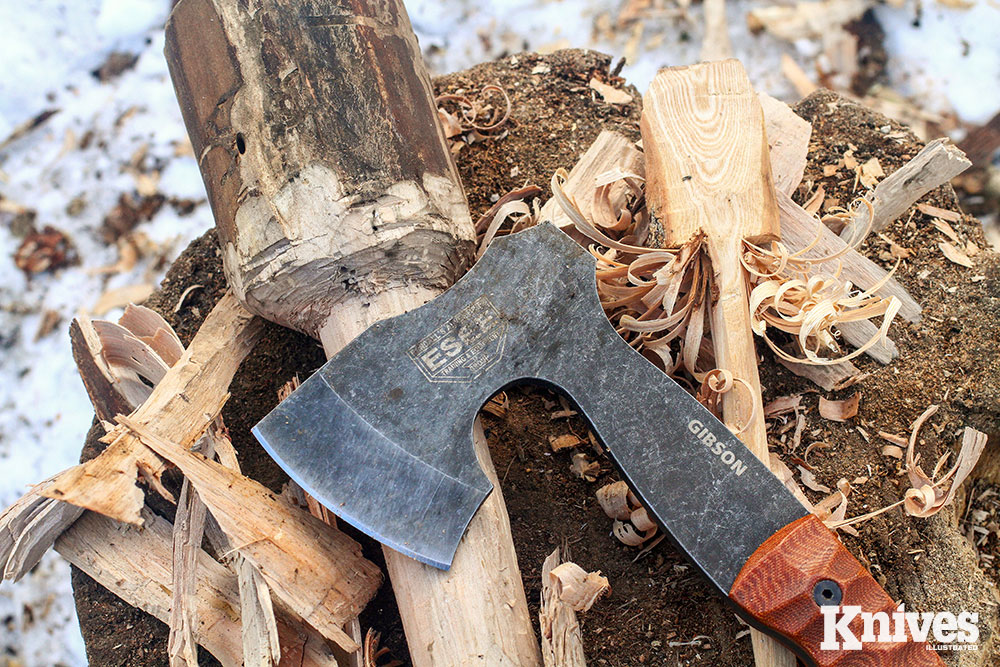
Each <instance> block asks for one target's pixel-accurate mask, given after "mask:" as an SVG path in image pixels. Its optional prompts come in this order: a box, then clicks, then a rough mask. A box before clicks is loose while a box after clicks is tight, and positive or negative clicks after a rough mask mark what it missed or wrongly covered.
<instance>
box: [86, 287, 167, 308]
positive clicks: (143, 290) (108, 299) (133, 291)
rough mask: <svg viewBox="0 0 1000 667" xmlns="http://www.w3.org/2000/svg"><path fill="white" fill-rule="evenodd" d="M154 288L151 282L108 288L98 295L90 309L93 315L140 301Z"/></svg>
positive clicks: (146, 297)
mask: <svg viewBox="0 0 1000 667" xmlns="http://www.w3.org/2000/svg"><path fill="white" fill-rule="evenodd" d="M154 289H155V288H154V286H153V284H152V283H142V284H139V285H128V286H126V287H119V288H117V289H112V290H108V291H107V292H105V293H104V294H102V295H101V296H100V298H99V299H98V300H97V303H95V304H94V307H93V308H91V309H90V311H91V312H92V313H93V314H94V315H104V314H105V313H107V312H108V311H109V310H114V309H115V308H124V307H125V306H127V305H129V304H130V303H142V302H143V301H145V300H146V299H148V298H149V295H150V294H152V293H153V290H154Z"/></svg>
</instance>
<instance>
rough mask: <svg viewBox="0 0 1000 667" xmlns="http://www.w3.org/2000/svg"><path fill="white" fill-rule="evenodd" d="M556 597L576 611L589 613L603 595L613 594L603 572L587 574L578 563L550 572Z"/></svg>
mask: <svg viewBox="0 0 1000 667" xmlns="http://www.w3.org/2000/svg"><path fill="white" fill-rule="evenodd" d="M549 579H550V581H551V582H552V586H553V588H554V590H555V594H556V597H558V598H559V600H560V601H562V602H565V603H566V604H568V605H569V606H570V607H572V608H573V610H574V611H587V610H588V609H590V608H591V607H592V606H594V603H595V602H596V601H597V599H598V598H600V597H601V596H603V595H607V594H608V593H610V592H611V585H610V584H608V579H607V577H602V576H601V571H600V570H597V571H596V572H587V571H586V570H584V569H583V568H582V567H580V566H579V565H577V564H576V563H570V562H566V563H562V564H561V565H558V566H556V567H554V568H553V569H552V571H551V572H549Z"/></svg>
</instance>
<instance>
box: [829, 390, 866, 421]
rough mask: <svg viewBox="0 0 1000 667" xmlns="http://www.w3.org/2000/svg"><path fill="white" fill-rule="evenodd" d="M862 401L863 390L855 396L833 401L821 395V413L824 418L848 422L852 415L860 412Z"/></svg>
mask: <svg viewBox="0 0 1000 667" xmlns="http://www.w3.org/2000/svg"><path fill="white" fill-rule="evenodd" d="M860 403H861V392H856V393H855V394H854V395H853V396H851V397H849V398H845V399H844V400H842V401H831V400H828V399H826V398H823V397H822V396H820V399H819V414H820V416H821V417H823V418H824V419H829V420H831V421H836V422H846V421H847V420H848V419H850V418H851V417H853V416H855V415H856V414H858V406H859V405H860Z"/></svg>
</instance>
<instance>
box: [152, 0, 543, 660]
mask: <svg viewBox="0 0 1000 667" xmlns="http://www.w3.org/2000/svg"><path fill="white" fill-rule="evenodd" d="M314 9H315V11H313V12H311V13H310V14H309V15H308V16H307V15H306V14H303V13H299V12H290V11H286V9H285V8H284V7H283V6H281V5H280V3H279V4H267V3H265V4H264V5H262V6H260V7H257V8H256V9H255V11H252V12H247V11H244V9H242V8H241V7H239V6H237V5H234V4H233V3H231V2H223V1H221V0H181V1H180V2H179V3H178V4H177V5H176V6H175V7H174V10H173V11H172V13H171V16H170V19H169V21H168V24H167V28H166V57H167V62H168V65H169V66H170V71H171V77H172V79H173V82H174V87H175V90H176V91H177V93H178V98H179V101H180V106H181V110H182V113H183V115H184V120H185V124H186V126H187V129H188V133H189V134H190V136H191V143H192V146H193V147H194V152H195V154H196V155H198V156H199V167H200V168H201V171H202V176H203V178H204V181H205V185H206V188H207V191H208V198H209V201H210V202H211V204H212V210H213V213H214V215H215V218H216V226H217V229H218V231H219V237H220V241H221V244H220V245H221V247H222V254H223V260H224V267H225V271H226V277H227V279H228V281H229V284H230V285H231V286H232V287H233V289H234V290H235V292H236V293H237V294H238V296H239V297H240V299H241V300H243V301H244V303H246V304H247V305H248V306H249V307H250V308H252V309H253V310H254V311H255V312H257V313H258V314H261V315H263V316H264V317H267V318H268V319H271V320H272V321H275V322H278V323H279V324H283V325H284V326H288V327H291V328H295V329H298V330H300V331H303V332H305V333H307V334H310V335H312V336H314V337H318V338H319V339H320V340H321V341H322V343H323V347H324V350H325V351H326V353H327V355H333V354H335V353H336V352H337V351H338V350H340V349H341V348H342V347H343V346H344V345H346V344H347V343H348V342H350V341H351V340H352V339H353V338H354V337H355V336H357V335H358V334H359V333H361V332H362V331H363V330H364V329H366V328H367V327H368V326H369V325H370V324H372V323H374V322H376V321H378V320H380V319H383V318H388V317H392V316H394V315H398V314H400V313H402V312H405V311H407V310H410V309H412V308H415V307H417V306H420V305H422V304H423V303H425V302H426V301H428V300H429V299H431V298H432V297H434V296H436V295H437V294H439V293H440V292H441V291H443V290H444V289H445V288H447V287H448V286H449V285H450V284H451V283H452V282H453V281H454V280H456V279H457V278H458V277H459V276H460V275H462V273H463V272H464V271H465V269H466V268H467V267H468V266H469V264H470V263H471V261H472V259H473V257H474V244H475V237H476V234H475V228H474V225H473V223H472V220H471V217H470V215H469V210H468V206H467V203H466V201H465V196H464V193H463V190H462V184H461V180H460V178H459V175H458V171H457V169H456V167H455V165H454V162H453V160H452V156H451V154H450V152H449V150H448V146H447V145H446V142H445V139H444V135H443V132H442V131H441V129H440V127H439V125H438V117H437V109H436V105H435V104H434V99H433V95H432V93H431V89H430V78H429V76H428V75H427V72H426V70H425V68H424V66H423V63H422V62H421V60H420V49H419V46H418V45H417V41H416V38H415V36H414V35H413V32H412V29H411V27H410V23H409V20H408V18H407V16H406V11H405V9H404V7H403V3H402V2H401V1H400V0H391V1H390V2H379V3H376V2H357V3H351V4H350V6H349V7H346V8H345V7H341V6H335V5H334V4H328V3H320V5H317V7H315V8H314ZM316 16H332V17H334V19H335V20H333V23H335V24H336V25H335V26H334V28H335V29H334V30H332V31H331V30H327V29H324V30H322V31H321V32H322V34H323V35H324V39H327V38H329V40H333V41H332V42H329V40H327V41H317V39H316V35H317V34H319V33H317V27H316V23H315V20H314V19H315V17H316ZM372 25H377V26H378V27H379V29H378V30H376V31H372V29H371V26H372ZM262 34H267V35H268V36H269V39H266V40H264V42H263V47H262V42H261V41H260V39H255V38H248V36H249V35H262ZM331 44H332V47H333V48H331ZM262 48H263V49H264V51H265V55H264V57H263V59H262V57H261V53H262V52H261V49H262ZM385 54H392V57H389V58H385V57H383V56H384V55H385ZM272 62H277V63H280V65H278V67H279V69H280V70H281V71H282V72H286V73H293V74H292V75H293V76H294V80H295V81H296V82H297V83H296V85H287V84H285V83H282V82H281V81H279V79H278V78H277V77H276V76H275V73H274V71H273V70H272V67H271V63H272ZM387 81H391V82H392V85H391V86H388V87H387V86H386V85H385V82H387ZM299 84H301V85H299ZM310 91H311V92H312V93H315V94H310ZM331 100H332V101H333V102H334V103H332V104H331ZM276 123H277V125H276ZM300 124H305V125H308V127H309V128H310V130H309V131H308V132H301V131H293V128H296V127H299V126H300ZM286 130H287V131H286ZM358 137H364V138H365V139H364V140H363V141H360V142H359V141H358ZM276 218H277V219H278V220H279V222H278V223H276V222H275V220H276ZM477 423H478V422H477ZM474 434H475V435H474V445H475V446H476V448H477V451H478V452H479V454H480V461H481V464H482V467H483V469H484V472H485V473H486V474H487V475H493V466H492V464H491V463H490V460H489V450H488V448H487V446H486V441H485V438H484V436H483V435H482V429H481V428H480V427H477V428H476V429H475V431H474ZM160 435H163V436H164V437H167V436H166V434H160ZM167 439H168V440H169V439H170V438H167ZM164 451H169V452H170V455H171V456H172V457H174V458H176V459H177V462H178V463H181V464H184V466H185V467H186V468H187V469H188V470H189V471H190V472H191V473H192V475H200V474H213V475H214V474H217V473H218V472H219V471H216V470H215V469H214V467H213V466H212V464H210V463H207V462H203V461H200V460H198V461H196V460H193V459H191V458H190V457H188V456H183V455H179V454H177V452H175V451H174V449H172V448H165V449H164ZM192 481H193V482H194V483H195V486H196V487H198V482H197V480H194V479H192ZM494 481H495V477H494ZM204 486H206V484H205V483H204V481H203V482H202V487H204ZM497 486H499V485H497ZM198 490H199V493H200V494H201V495H202V499H203V500H204V501H205V502H206V504H209V506H210V508H211V509H212V510H213V513H214V512H215V507H213V506H212V505H211V502H210V498H209V496H208V495H207V492H206V491H205V489H204V488H198ZM243 511H244V513H246V514H250V512H248V511H247V510H246V509H245V508H244V510H243ZM217 518H219V517H217ZM238 518H242V517H238ZM234 519H235V518H234ZM310 519H312V518H311V517H310ZM313 521H315V520H313ZM220 523H223V521H222V520H221V518H220ZM316 523H320V522H318V521H316ZM223 525H224V527H225V524H224V523H223ZM248 528H252V526H248ZM324 529H325V530H330V529H329V528H328V527H324ZM245 555H247V556H248V558H249V557H250V554H245ZM385 557H386V562H387V567H388V570H389V575H390V578H391V579H392V586H393V590H394V592H395V594H396V601H397V603H398V605H399V609H400V615H401V617H402V622H403V627H404V629H405V632H406V636H407V640H408V644H409V647H410V652H411V658H412V661H413V663H414V664H415V665H418V666H421V665H430V664H432V663H433V664H465V663H468V662H472V661H475V660H482V659H484V658H483V657H482V656H486V658H485V659H486V660H489V661H493V660H494V659H496V660H499V659H500V658H499V656H504V659H506V660H509V661H511V662H513V663H514V664H518V665H525V666H526V667H530V666H532V665H538V664H540V661H541V658H540V654H539V649H538V643H537V641H536V640H535V638H534V631H533V629H532V625H531V616H530V614H529V611H528V606H527V599H526V598H525V595H524V590H523V584H522V581H521V577H520V571H519V569H518V566H517V557H516V554H515V552H514V548H513V543H512V540H511V537H510V526H509V519H508V517H507V512H506V507H505V505H504V501H503V495H502V493H501V492H500V489H499V488H495V489H494V491H493V492H492V493H491V494H490V495H489V496H488V497H487V498H486V500H485V502H484V503H483V505H482V506H481V507H480V509H479V511H478V512H477V513H476V515H475V517H474V518H473V519H472V522H471V524H470V526H469V528H468V530H467V531H466V534H465V537H464V538H463V540H462V544H461V545H460V547H459V549H458V552H457V554H456V557H455V560H454V562H453V563H452V566H451V569H450V570H448V571H447V572H444V571H440V570H437V569H435V568H433V567H431V566H428V565H424V564H423V563H420V562H418V561H416V560H414V559H412V558H409V557H407V556H405V555H403V554H400V553H398V552H395V551H392V550H391V549H386V550H385ZM310 562H311V564H312V565H311V566H312V567H316V565H315V562H316V561H310ZM320 569H322V568H320ZM265 574H267V571H266V570H265ZM275 592H276V593H279V595H280V592H279V591H278V590H276V591H275ZM346 620H347V619H346V618H341V619H340V622H341V623H343V622H344V621H346ZM341 632H342V631H341ZM345 636H346V635H345ZM352 643H353V642H352Z"/></svg>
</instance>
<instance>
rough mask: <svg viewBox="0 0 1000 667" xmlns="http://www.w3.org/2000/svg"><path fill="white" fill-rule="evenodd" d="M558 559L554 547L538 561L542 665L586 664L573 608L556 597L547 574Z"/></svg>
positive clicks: (567, 666) (568, 666)
mask: <svg viewBox="0 0 1000 667" xmlns="http://www.w3.org/2000/svg"><path fill="white" fill-rule="evenodd" d="M560 560H561V558H560V556H559V549H558V548H557V549H555V550H554V551H553V552H552V553H551V554H549V555H548V557H547V558H546V559H545V562H544V563H543V564H542V595H541V598H542V599H541V606H540V607H539V610H538V624H539V630H540V631H541V636H542V641H541V644H542V661H543V663H544V665H545V667H586V664H587V661H586V657H585V656H584V653H583V639H582V637H581V635H580V624H579V623H578V622H577V620H576V611H575V610H574V609H573V607H572V606H571V605H569V604H567V603H566V602H563V601H562V600H561V599H560V598H559V596H558V594H557V593H556V586H555V585H554V584H555V581H554V580H553V578H552V576H551V574H552V570H554V569H555V568H556V567H558V566H559V563H560Z"/></svg>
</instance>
